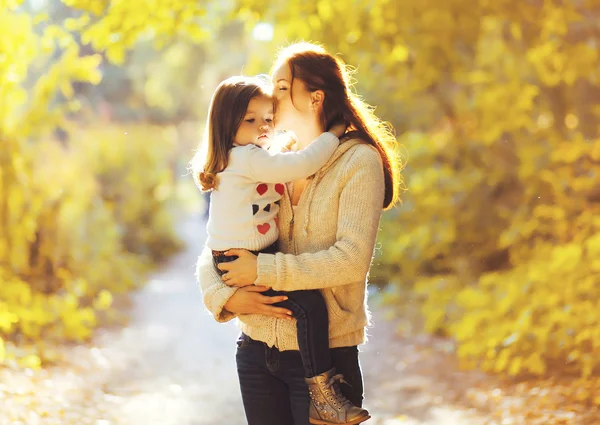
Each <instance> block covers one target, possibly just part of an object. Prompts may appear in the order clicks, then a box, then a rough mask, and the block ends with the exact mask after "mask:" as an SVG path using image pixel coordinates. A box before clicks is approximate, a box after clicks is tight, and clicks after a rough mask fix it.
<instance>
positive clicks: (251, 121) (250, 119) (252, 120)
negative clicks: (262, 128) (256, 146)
mask: <svg viewBox="0 0 600 425" xmlns="http://www.w3.org/2000/svg"><path fill="white" fill-rule="evenodd" d="M254 121H256V120H255V119H254V118H249V119H247V120H246V122H249V123H251V124H252V123H253V122H254Z"/></svg>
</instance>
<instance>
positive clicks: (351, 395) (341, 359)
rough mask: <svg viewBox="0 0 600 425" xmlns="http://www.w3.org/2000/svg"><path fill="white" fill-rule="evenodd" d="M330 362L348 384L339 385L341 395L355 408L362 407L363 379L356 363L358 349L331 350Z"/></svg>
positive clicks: (355, 347)
mask: <svg viewBox="0 0 600 425" xmlns="http://www.w3.org/2000/svg"><path fill="white" fill-rule="evenodd" d="M331 361H332V363H333V367H335V371H336V373H341V374H342V375H344V380H345V381H346V382H348V384H349V385H348V384H344V383H342V384H340V389H341V390H342V394H344V396H345V397H346V398H347V399H348V400H350V402H352V404H354V405H355V406H358V407H362V402H363V379H362V371H361V369H360V362H359V361H358V347H357V346H353V347H340V348H332V349H331Z"/></svg>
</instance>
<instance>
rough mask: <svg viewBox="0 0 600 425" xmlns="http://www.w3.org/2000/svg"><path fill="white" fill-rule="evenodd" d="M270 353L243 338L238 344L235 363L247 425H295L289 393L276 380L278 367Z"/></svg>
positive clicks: (262, 346) (268, 349)
mask: <svg viewBox="0 0 600 425" xmlns="http://www.w3.org/2000/svg"><path fill="white" fill-rule="evenodd" d="M273 350H275V349H273V348H269V347H267V346H266V344H264V343H262V342H259V341H254V340H251V339H250V338H248V337H247V336H245V335H242V336H241V337H240V339H239V340H238V349H237V352H236V363H237V370H238V377H239V380H240V389H241V390H242V400H243V403H244V410H245V412H246V419H247V421H248V425H292V424H294V419H293V416H292V406H291V402H290V391H289V388H288V384H287V383H286V382H285V381H284V380H283V379H281V378H280V377H278V376H277V370H278V369H279V367H277V363H278V362H277V359H276V358H275V357H274V355H273ZM275 351H277V350H275ZM277 353H278V352H277ZM300 370H302V369H300ZM300 373H302V372H300ZM306 410H307V412H308V404H307V407H306ZM302 425H305V424H302Z"/></svg>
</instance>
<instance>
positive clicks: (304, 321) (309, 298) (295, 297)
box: [264, 290, 332, 378]
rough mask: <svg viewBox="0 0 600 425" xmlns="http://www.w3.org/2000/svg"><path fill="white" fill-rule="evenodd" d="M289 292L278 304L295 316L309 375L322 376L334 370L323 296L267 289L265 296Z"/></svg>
mask: <svg viewBox="0 0 600 425" xmlns="http://www.w3.org/2000/svg"><path fill="white" fill-rule="evenodd" d="M280 294H282V295H287V297H288V299H287V300H286V301H283V302H281V303H277V304H275V305H277V306H278V307H284V308H288V309H290V310H291V311H292V313H293V316H294V318H295V319H296V326H297V329H298V347H299V350H300V356H301V357H302V364H303V365H304V374H305V377H306V378H312V377H313V376H316V375H320V374H321V373H323V372H327V371H328V370H330V369H331V367H332V366H331V356H330V354H329V316H328V315H327V305H326V304H325V300H324V299H323V295H321V293H320V292H319V291H316V290H315V291H291V292H275V291H273V290H270V291H267V292H265V293H264V295H267V296H271V295H280Z"/></svg>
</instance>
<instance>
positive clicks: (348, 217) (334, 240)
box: [196, 139, 384, 351]
mask: <svg viewBox="0 0 600 425" xmlns="http://www.w3.org/2000/svg"><path fill="white" fill-rule="evenodd" d="M383 199H384V177H383V166H382V161H381V157H380V156H379V153H378V152H377V151H376V150H375V148H373V147H372V146H369V145H367V144H365V143H362V142H360V141H359V140H356V139H351V140H347V141H344V142H342V143H341V144H340V146H339V147H338V148H337V150H336V151H335V153H334V154H333V156H332V157H331V159H330V160H329V161H328V162H327V163H326V164H325V165H324V166H323V167H322V168H321V169H320V170H319V171H317V173H315V174H314V175H313V176H311V177H309V181H308V183H307V186H306V188H305V190H304V192H303V193H302V196H301V197H300V200H299V202H298V207H297V208H296V210H295V212H294V211H293V210H292V206H291V201H290V195H289V193H288V191H287V190H286V193H285V194H284V196H283V198H282V200H281V208H280V213H279V214H280V215H279V226H280V235H279V250H280V251H281V252H278V253H277V254H260V255H259V256H258V279H257V280H256V282H255V283H256V284H257V285H266V286H270V287H272V288H273V289H274V290H276V291H294V290H302V289H319V290H321V293H322V294H323V296H324V298H325V302H326V304H327V309H328V312H329V338H330V346H331V347H332V348H333V347H346V346H353V345H358V344H361V343H363V342H364V341H365V340H366V334H365V327H366V326H367V325H368V322H369V312H368V309H367V303H366V285H367V277H368V273H369V268H370V266H371V261H372V258H373V249H374V246H375V239H376V237H377V231H378V229H379V221H380V219H381V213H382V210H383ZM232 248H233V247H232ZM196 274H197V278H198V281H199V283H200V287H201V290H202V293H203V298H204V304H205V306H206V308H207V309H208V310H209V311H210V312H211V313H212V315H213V316H214V317H215V319H216V320H217V321H219V322H226V321H228V320H231V319H232V318H234V317H235V315H234V314H232V313H230V312H228V311H227V310H225V309H224V308H223V306H224V305H225V303H226V302H227V301H228V300H229V298H230V297H231V295H232V294H233V293H234V292H235V291H236V288H230V287H228V286H227V285H225V284H224V283H223V282H222V280H221V278H220V276H219V275H218V274H217V272H216V269H215V267H214V265H213V262H212V254H211V252H210V250H209V249H208V248H205V249H204V251H203V252H202V254H201V255H200V257H199V258H198V264H197V269H196ZM238 319H239V320H238V326H239V328H240V329H241V330H242V332H244V333H245V334H246V335H248V336H250V337H251V338H253V339H256V340H259V341H263V342H265V343H266V344H267V345H269V346H272V347H273V346H274V347H276V348H278V349H279V350H280V351H284V350H297V349H298V342H297V337H296V321H295V320H286V319H278V318H275V317H270V316H264V315H260V314H242V315H239V316H238Z"/></svg>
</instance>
